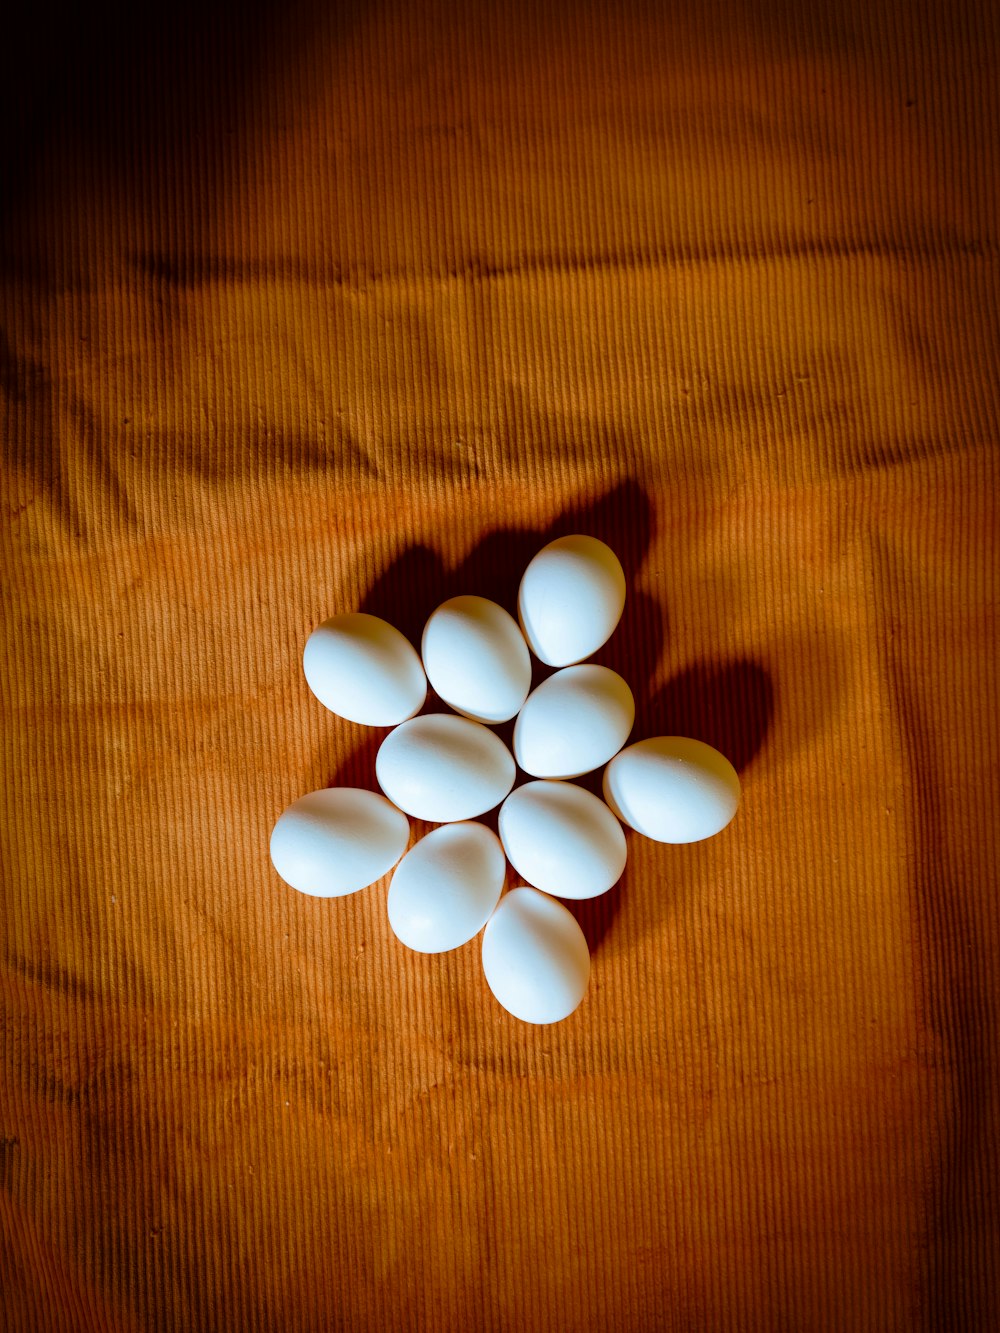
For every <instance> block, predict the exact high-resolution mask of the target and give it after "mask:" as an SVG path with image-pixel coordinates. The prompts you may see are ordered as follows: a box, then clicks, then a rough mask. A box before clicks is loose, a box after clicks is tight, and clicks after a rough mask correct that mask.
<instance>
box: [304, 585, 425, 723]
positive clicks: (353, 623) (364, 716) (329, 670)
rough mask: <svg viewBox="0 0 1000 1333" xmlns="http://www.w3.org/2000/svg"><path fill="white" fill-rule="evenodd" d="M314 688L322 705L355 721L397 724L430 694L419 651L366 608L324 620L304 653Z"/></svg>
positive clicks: (307, 671) (312, 688)
mask: <svg viewBox="0 0 1000 1333" xmlns="http://www.w3.org/2000/svg"><path fill="white" fill-rule="evenodd" d="M302 667H303V670H304V671H305V675H306V681H307V682H308V685H309V688H310V689H311V690H312V692H313V694H315V696H316V698H317V699H318V700H319V701H320V703H321V704H324V705H325V706H326V707H327V708H329V709H330V711H331V712H333V713H336V714H337V715H338V716H339V717H345V718H347V719H348V721H350V722H362V723H364V724H365V725H366V726H369V727H394V726H396V724H397V723H399V722H403V721H405V720H406V719H407V718H409V717H413V715H414V713H416V712H418V711H419V710H420V708H421V706H422V705H423V702H424V699H425V698H426V697H427V678H426V676H425V675H424V668H423V666H422V665H421V663H420V658H419V656H418V655H417V651H416V649H415V648H414V647H413V644H412V643H410V641H409V639H407V638H405V637H404V636H403V635H402V634H400V632H399V630H398V629H396V628H395V626H394V625H390V624H389V622H388V621H387V620H381V619H380V618H379V617H378V616H370V615H367V614H366V613H365V612H364V611H349V612H346V613H345V614H344V615H339V616H331V617H330V619H329V620H324V621H323V623H322V625H320V626H318V627H317V628H316V629H314V630H313V632H312V633H311V634H310V635H309V638H308V639H307V640H306V646H305V650H304V651H303V654H302Z"/></svg>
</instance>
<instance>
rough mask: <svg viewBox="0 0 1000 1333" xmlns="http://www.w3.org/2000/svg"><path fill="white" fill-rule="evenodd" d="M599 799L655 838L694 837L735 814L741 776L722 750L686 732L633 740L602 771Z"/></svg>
mask: <svg viewBox="0 0 1000 1333" xmlns="http://www.w3.org/2000/svg"><path fill="white" fill-rule="evenodd" d="M604 799H605V800H606V801H607V803H608V805H609V806H610V807H611V809H612V810H613V811H614V812H615V814H616V815H618V817H619V819H622V820H624V822H625V823H626V824H629V825H630V826H631V827H632V828H634V829H635V830H636V831H637V832H638V833H644V834H645V835H646V837H647V838H653V839H654V840H655V841H656V842H674V843H680V842H699V841H700V840H701V839H702V838H710V837H712V835H713V834H715V833H720V832H721V831H722V829H724V828H725V827H726V825H727V824H728V823H729V821H730V820H731V819H732V817H733V816H734V815H735V814H736V810H737V807H738V806H739V803H740V779H739V775H738V774H737V772H736V769H735V768H733V766H732V764H731V763H730V762H729V760H728V759H727V758H726V756H725V755H724V754H720V753H719V751H718V750H716V749H713V747H712V746H711V745H706V744H705V742H704V741H696V740H692V739H691V738H690V737H687V736H654V737H653V738H652V739H651V740H647V741H637V742H636V744H635V745H629V746H628V747H627V748H626V749H624V750H622V752H621V753H620V754H618V755H616V756H615V757H614V759H612V761H611V763H610V764H608V766H607V768H606V769H605V772H604Z"/></svg>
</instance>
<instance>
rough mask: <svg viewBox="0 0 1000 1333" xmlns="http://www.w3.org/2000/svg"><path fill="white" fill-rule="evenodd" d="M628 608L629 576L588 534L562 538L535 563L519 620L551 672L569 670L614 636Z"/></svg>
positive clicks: (521, 594)
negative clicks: (626, 592) (626, 593)
mask: <svg viewBox="0 0 1000 1333" xmlns="http://www.w3.org/2000/svg"><path fill="white" fill-rule="evenodd" d="M624 606H625V572H624V570H623V569H622V567H621V562H620V560H619V559H618V557H617V556H616V555H615V553H614V551H612V549H611V547H610V546H607V545H605V543H604V542H602V541H600V540H598V538H597V537H590V536H587V535H586V534H584V533H576V534H574V535H573V536H570V537H558V538H557V539H556V540H555V541H552V542H549V544H548V545H547V546H543V547H542V549H541V550H540V551H539V552H538V554H537V555H536V556H535V557H534V558H533V559H532V560H531V562H530V563H529V565H528V567H527V569H526V570H525V571H524V576H523V577H522V579H521V586H520V588H519V590H518V595H517V616H518V620H519V621H520V625H521V629H522V630H523V631H524V637H525V638H526V639H527V641H528V646H529V647H530V648H531V651H532V652H533V653H534V654H535V656H536V657H538V658H539V659H540V660H541V661H542V662H545V663H546V664H547V665H548V666H570V665H571V664H572V663H574V662H581V661H583V659H584V658H585V657H589V656H590V655H591V653H594V652H596V651H597V649H598V648H600V646H601V645H602V644H603V643H606V642H607V641H608V639H609V638H610V637H611V635H612V634H613V633H614V630H615V627H616V626H617V624H618V622H619V620H620V619H621V614H622V610H623V608H624Z"/></svg>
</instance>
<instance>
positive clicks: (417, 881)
mask: <svg viewBox="0 0 1000 1333" xmlns="http://www.w3.org/2000/svg"><path fill="white" fill-rule="evenodd" d="M506 869H507V866H506V862H505V860H504V854H503V848H502V847H501V846H500V840H499V839H498V838H497V836H496V834H495V833H494V832H493V831H492V830H491V829H488V828H486V827H485V825H483V824H474V823H459V824H446V825H444V827H443V828H437V829H433V830H432V831H431V832H430V833H428V834H427V835H426V836H425V837H423V838H421V839H420V841H419V842H418V843H417V844H416V846H414V847H411V848H410V850H409V851H408V852H407V853H406V855H405V856H404V857H403V859H402V861H400V863H399V865H398V866H397V867H396V869H395V871H394V872H393V876H392V882H391V883H390V885H389V899H388V911H389V925H390V926H391V927H392V929H393V932H394V934H395V935H396V937H397V938H398V939H400V940H402V942H403V943H404V944H405V945H407V946H408V947H409V948H411V949H416V950H417V951H418V952H419V953H443V952H444V951H445V950H446V949H457V948H458V947H459V945H462V944H465V943H467V942H468V941H469V940H471V939H472V938H473V936H474V935H478V934H479V932H480V931H481V930H482V928H483V926H485V925H486V922H487V921H488V920H489V919H490V916H491V915H492V914H493V909H494V908H495V907H496V905H497V903H498V902H499V901H500V894H501V892H502V890H503V882H504V876H505V874H506Z"/></svg>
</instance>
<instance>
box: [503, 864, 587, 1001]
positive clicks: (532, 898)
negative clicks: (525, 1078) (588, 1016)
mask: <svg viewBox="0 0 1000 1333" xmlns="http://www.w3.org/2000/svg"><path fill="white" fill-rule="evenodd" d="M482 959H483V973H484V975H485V977H486V984H487V985H488V986H489V988H490V990H491V991H492V992H493V995H494V996H495V997H496V999H497V1000H498V1001H499V1003H500V1004H501V1005H502V1006H503V1007H504V1009H506V1010H507V1012H508V1013H510V1014H513V1015H514V1017H515V1018H519V1019H520V1020H521V1021H522V1022H523V1023H559V1022H561V1021H562V1020H563V1019H564V1018H568V1017H569V1015H570V1014H571V1013H573V1011H574V1010H575V1009H576V1008H577V1007H578V1005H579V1004H580V1001H581V1000H582V999H583V997H584V995H585V993H586V990H587V983H588V981H589V980H590V950H589V948H588V947H587V940H586V937H585V936H584V933H583V931H582V930H581V929H580V925H579V923H578V921H577V920H576V918H575V917H574V916H573V915H572V914H571V913H570V912H569V910H568V909H567V908H565V907H564V906H563V905H562V903H560V902H556V900H555V898H550V897H548V896H547V895H546V894H544V893H539V891H538V890H537V889H532V888H526V887H525V888H516V889H512V890H511V891H510V893H508V894H507V895H506V896H505V897H503V898H501V899H500V905H499V906H498V907H497V909H496V911H495V912H494V913H493V915H492V916H491V917H490V919H489V921H488V922H487V924H486V929H485V931H484V932H483V946H482Z"/></svg>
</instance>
